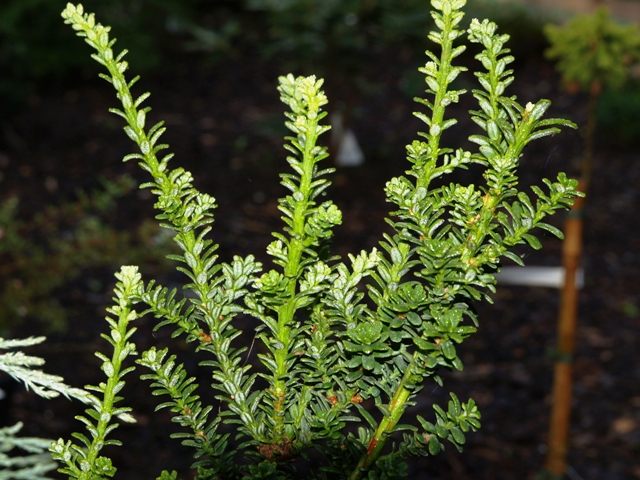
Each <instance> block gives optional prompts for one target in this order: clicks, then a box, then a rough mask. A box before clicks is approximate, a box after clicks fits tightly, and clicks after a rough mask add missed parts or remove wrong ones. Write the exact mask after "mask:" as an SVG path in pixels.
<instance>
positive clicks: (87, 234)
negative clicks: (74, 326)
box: [0, 175, 173, 336]
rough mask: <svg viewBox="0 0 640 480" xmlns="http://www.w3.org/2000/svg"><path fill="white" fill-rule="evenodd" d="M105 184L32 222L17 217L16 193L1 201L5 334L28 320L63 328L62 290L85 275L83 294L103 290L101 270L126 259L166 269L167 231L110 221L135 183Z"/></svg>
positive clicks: (0, 304) (0, 310) (1, 329)
mask: <svg viewBox="0 0 640 480" xmlns="http://www.w3.org/2000/svg"><path fill="white" fill-rule="evenodd" d="M101 183H102V188H101V189H96V190H94V191H92V192H90V193H87V192H83V191H81V190H78V191H77V192H76V194H77V199H76V200H75V201H70V202H65V203H62V204H60V205H57V206H53V205H50V206H48V207H46V208H45V209H44V210H42V211H40V212H39V213H38V214H37V215H36V216H35V217H34V218H33V219H31V220H30V221H26V220H21V219H19V218H18V216H17V214H18V209H19V199H18V198H16V197H12V198H9V199H7V200H5V201H3V202H2V203H0V336H6V335H7V334H8V333H9V332H10V331H11V327H15V326H16V325H18V324H19V323H22V322H24V321H27V320H29V321H37V322H38V323H37V331H49V332H51V331H64V330H65V329H66V328H67V326H68V325H67V312H66V310H65V308H64V307H63V306H62V305H61V302H60V300H59V296H60V295H59V294H60V293H61V289H63V288H64V287H65V285H68V283H69V282H71V281H72V280H74V279H76V278H78V277H79V276H80V275H81V274H83V273H84V274H85V275H86V277H87V278H88V280H87V285H86V287H87V292H86V293H87V294H91V293H94V294H95V293H98V292H99V293H100V294H101V293H103V291H104V290H105V289H106V285H103V284H102V282H101V280H100V279H101V278H102V277H101V275H100V269H101V268H103V269H105V270H108V274H110V273H111V272H112V271H113V270H114V269H115V268H117V267H118V266H119V265H121V264H123V263H124V264H126V263H131V262H135V263H138V262H142V264H143V265H144V267H143V268H145V269H147V270H148V271H151V272H156V273H157V272H158V271H162V270H163V269H168V267H169V261H168V260H166V258H165V255H166V254H167V253H169V252H170V251H171V247H172V244H173V242H171V241H170V240H171V236H170V232H169V231H168V230H163V229H160V228H158V227H157V226H155V225H154V224H153V222H143V223H142V224H141V225H139V226H138V227H137V229H135V230H134V231H133V232H131V231H128V230H126V229H123V228H115V227H114V226H112V223H110V221H109V220H110V219H112V216H113V215H114V214H115V213H116V211H117V199H118V198H120V197H123V196H125V195H126V194H127V193H130V192H131V190H133V188H134V186H135V183H134V180H133V179H132V178H131V177H129V176H126V175H123V176H121V177H119V178H117V179H115V180H113V181H108V180H104V179H103V180H102V182H101ZM150 247H153V248H150ZM104 300H105V301H108V298H107V297H105V298H104ZM30 328H32V329H33V330H36V327H30Z"/></svg>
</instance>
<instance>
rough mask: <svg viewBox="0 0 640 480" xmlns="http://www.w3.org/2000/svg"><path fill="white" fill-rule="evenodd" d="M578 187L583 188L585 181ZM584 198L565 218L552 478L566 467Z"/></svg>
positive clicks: (550, 461)
mask: <svg viewBox="0 0 640 480" xmlns="http://www.w3.org/2000/svg"><path fill="white" fill-rule="evenodd" d="M578 190H580V191H584V190H583V188H582V183H580V184H578ZM583 205H584V198H576V199H575V201H574V204H573V207H572V208H571V212H570V213H569V216H568V218H567V220H566V222H565V228H564V235H565V237H564V243H563V244H562V264H563V266H564V269H565V280H564V287H563V289H562V297H561V302H560V315H559V318H558V344H557V350H556V355H557V357H556V365H555V371H554V384H553V406H552V411H551V427H550V430H549V440H548V445H549V451H548V453H547V461H546V470H547V472H548V473H549V474H550V475H551V476H552V478H562V476H563V474H564V472H565V469H566V456H567V438H568V433H569V418H570V412H571V390H572V387H573V379H572V373H573V354H574V352H575V337H576V325H577V310H578V288H577V286H576V274H577V271H578V268H579V267H580V255H581V253H582V214H583Z"/></svg>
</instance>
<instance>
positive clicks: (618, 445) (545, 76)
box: [0, 51, 640, 480]
mask: <svg viewBox="0 0 640 480" xmlns="http://www.w3.org/2000/svg"><path fill="white" fill-rule="evenodd" d="M284 60H285V59H280V60H277V61H273V62H270V63H266V64H265V63H264V62H258V61H254V60H253V59H252V58H244V57H243V58H237V59H235V60H233V59H226V60H223V61H220V62H218V63H217V64H215V65H214V66H210V65H203V62H202V61H201V57H198V56H196V55H190V54H184V53H179V52H178V53H174V54H173V55H170V56H169V57H168V58H167V59H166V60H165V64H167V65H169V68H167V69H165V70H164V71H163V72H161V73H155V74H149V75H145V76H143V78H142V80H141V81H140V82H139V84H138V86H136V88H135V91H136V92H137V93H138V94H140V93H142V92H144V91H147V90H148V91H151V92H152V94H153V95H152V96H151V98H150V99H149V100H148V101H147V104H148V105H151V106H153V108H154V110H153V112H152V113H151V114H150V121H153V120H160V119H164V120H165V121H166V122H167V125H168V132H167V133H166V134H165V137H164V141H165V142H167V143H169V144H170V145H171V151H173V152H175V153H176V157H175V159H174V160H173V161H172V162H173V166H174V167H175V166H178V165H180V166H183V167H185V168H186V169H188V170H190V171H191V172H192V173H193V174H194V177H195V179H196V186H197V187H198V188H200V189H201V190H202V191H206V192H208V193H211V194H213V195H214V196H215V197H216V198H217V200H218V203H219V209H218V211H217V216H216V224H215V228H214V232H213V234H212V238H213V239H214V241H215V242H217V243H219V244H220V251H219V253H220V255H221V257H222V258H223V259H225V260H226V259H230V258H231V256H232V255H234V254H240V255H246V254H248V253H254V254H257V256H258V257H259V258H260V259H262V260H264V261H268V259H267V258H266V255H265V254H264V249H265V246H266V245H267V244H268V243H269V242H270V241H271V236H270V232H271V231H272V230H274V229H278V228H280V223H279V222H280V221H279V216H280V215H279V212H278V210H277V209H276V205H277V204H276V200H277V198H278V196H279V195H281V194H282V193H283V191H284V189H283V188H282V187H281V186H280V185H279V179H278V173H279V172H280V171H282V170H284V169H285V168H286V166H287V165H286V162H285V161H284V158H285V155H286V153H285V150H284V149H283V148H282V143H283V140H282V134H283V133H285V131H284V128H283V126H282V121H283V115H282V113H283V111H284V108H283V105H282V104H281V103H280V102H279V99H278V94H277V92H276V85H277V76H278V75H279V74H283V73H286V72H285V70H284V67H282V66H281V61H284ZM363 60H364V61H363V63H364V64H365V65H369V66H368V67H367V68H366V70H365V71H363V72H362V74H361V76H360V77H359V78H360V80H359V83H358V85H357V87H356V88H355V92H356V93H355V94H354V93H350V95H351V98H349V99H345V98H343V97H342V96H343V95H344V92H345V89H344V86H343V85H341V84H340V83H339V81H334V79H332V78H327V82H326V91H327V93H328V95H329V100H330V105H329V106H328V110H329V111H332V109H333V108H335V106H339V105H343V104H344V102H347V104H349V105H350V107H351V110H350V125H351V127H352V128H353V129H354V130H355V132H356V135H357V137H358V140H359V142H360V144H361V146H362V148H363V150H364V152H365V155H366V164H365V165H364V166H362V167H357V168H352V169H340V170H338V172H337V173H336V174H335V175H334V177H333V181H334V184H333V186H332V187H331V189H330V190H329V195H330V196H331V197H332V198H333V199H334V200H335V201H336V203H337V204H338V205H339V206H340V208H341V209H342V211H343V214H344V222H343V225H342V226H341V227H340V228H338V229H337V235H336V238H335V242H334V245H335V251H336V253H338V254H342V255H345V254H346V253H348V252H356V251H359V250H360V249H364V248H371V247H372V246H374V245H376V243H377V241H378V240H379V239H380V236H381V232H382V231H385V229H386V224H385V223H384V220H383V219H384V216H385V215H386V214H387V212H388V209H389V205H387V204H386V203H385V200H384V195H383V190H382V189H383V186H384V183H385V181H386V180H388V179H389V178H390V177H391V176H393V175H398V174H400V173H401V172H402V171H403V170H404V169H406V168H407V164H406V163H405V160H404V145H405V144H406V143H408V142H410V141H411V140H413V139H415V138H417V137H416V133H415V132H416V131H417V130H420V129H424V126H423V125H421V124H420V122H419V121H418V120H417V119H415V118H414V117H413V116H412V115H411V112H412V111H414V110H416V109H417V104H415V103H414V102H413V101H412V100H411V98H412V96H413V95H416V94H419V93H420V90H421V89H422V86H421V84H420V83H417V84H416V85H417V86H416V85H413V83H415V82H413V83H412V81H413V80H412V79H413V78H414V77H413V76H412V75H413V73H411V72H413V71H414V70H415V68H417V67H418V66H420V65H422V64H423V63H424V59H423V58H415V57H414V56H412V55H410V54H406V55H403V52H397V51H381V52H379V53H377V54H371V57H370V58H365V59H363ZM134 73H135V72H134ZM471 79H473V77H472V76H471V75H468V76H467V77H466V80H461V82H460V85H461V87H463V88H475V87H473V85H472V83H471ZM558 84H559V81H558V78H557V76H556V74H555V73H554V72H553V69H552V66H551V65H549V64H548V63H545V62H543V61H542V60H540V58H539V57H532V58H530V59H529V60H526V61H522V62H521V63H519V64H518V65H517V69H516V82H515V83H514V85H513V87H511V91H512V93H514V94H517V95H518V97H519V100H520V101H521V102H522V103H523V104H524V103H526V102H527V101H535V100H537V99H538V98H541V97H545V98H550V99H551V100H552V101H553V106H552V108H551V111H550V114H551V116H564V117H567V118H570V119H572V120H574V121H576V122H577V123H578V124H579V125H581V126H582V125H584V121H585V102H584V100H585V99H584V98H583V97H581V96H579V95H578V96H570V95H568V94H567V93H564V92H562V91H561V90H560V89H559V88H558ZM473 102H474V100H473V98H472V97H471V95H470V94H467V95H466V96H465V98H464V99H463V100H462V101H461V103H460V104H459V105H457V106H455V108H452V109H451V110H450V115H451V116H456V117H457V118H459V119H460V124H459V125H458V126H457V127H454V128H453V129H451V130H450V132H451V133H449V135H448V137H447V139H446V140H447V141H448V142H449V143H450V144H451V145H453V146H454V147H457V146H465V145H469V144H468V142H467V141H466V138H467V136H468V135H470V134H472V133H477V131H476V129H475V128H474V124H473V123H472V122H471V121H470V120H468V119H466V118H467V116H468V115H467V114H466V111H467V110H468V109H469V108H474V103H473ZM114 106H116V100H115V95H114V93H113V91H112V90H111V87H110V86H109V85H107V84H106V83H105V82H103V81H101V80H99V79H95V80H94V79H86V80H76V81H75V82H73V83H72V84H71V85H68V86H66V87H64V88H57V87H56V88H49V89H45V90H44V91H43V92H41V93H40V94H39V95H37V96H36V95H34V96H33V97H32V98H31V100H30V105H29V106H28V108H25V109H24V110H23V111H22V112H20V113H18V114H16V115H14V116H12V117H10V118H8V119H5V121H4V127H3V132H4V135H3V136H2V137H0V168H1V169H2V173H3V178H4V181H3V182H2V184H1V187H2V195H3V196H9V195H11V194H15V195H19V197H20V198H21V215H22V216H24V217H25V218H28V217H29V216H30V215H33V214H34V213H35V212H36V211H37V210H38V209H41V208H42V207H43V206H44V205H47V204H53V203H57V202H60V201H61V200H62V199H72V198H73V196H74V192H75V189H77V188H78V187H80V188H93V187H95V186H96V185H97V176H98V175H103V176H105V177H107V178H113V177H115V176H116V175H118V174H120V173H122V172H128V173H130V174H131V175H132V176H134V177H135V178H136V179H138V180H140V181H146V177H145V173H144V172H142V171H139V169H138V167H137V165H135V164H134V163H133V162H130V163H127V164H123V163H122V162H121V159H122V157H123V156H124V155H125V154H127V153H130V152H132V151H133V145H132V144H131V142H130V141H129V140H128V138H127V137H126V136H125V135H124V134H123V132H122V129H121V127H122V122H121V121H120V119H119V118H118V117H116V116H114V115H111V114H109V113H108V112H107V109H108V108H109V107H114ZM597 145H598V149H597V152H596V162H597V164H596V166H595V171H594V176H593V182H592V186H591V191H590V192H589V196H588V199H587V203H586V205H587V215H586V219H585V222H586V223H585V239H584V241H585V251H584V256H583V262H584V268H585V271H586V284H585V286H584V288H583V289H582V291H581V294H580V319H579V333H578V341H577V354H576V360H575V382H576V384H575V390H574V404H573V407H574V410H573V418H572V428H571V440H570V441H571V445H570V453H569V464H570V469H569V470H568V472H567V474H568V477H569V478H571V479H572V480H579V479H584V480H631V479H634V478H640V460H639V459H640V362H639V356H638V327H639V326H640V317H639V313H640V309H639V308H640V307H639V305H640V294H639V293H638V287H637V282H638V279H639V278H640V276H639V273H640V270H639V269H640V253H638V252H639V251H640V240H639V238H640V236H639V235H638V233H637V227H638V225H640V213H639V211H638V209H637V208H636V202H637V198H638V185H640V162H638V157H637V152H635V151H634V150H633V149H622V148H619V147H617V146H616V145H613V144H612V143H611V142H607V139H606V138H603V137H602V136H601V137H600V138H599V139H598V141H597ZM581 149H582V138H581V135H580V133H579V132H574V131H569V130H565V131H563V132H562V133H561V134H560V135H557V136H554V137H551V138H546V139H544V140H540V141H536V142H534V144H532V145H531V146H530V148H528V149H527V150H526V153H525V156H524V157H523V160H522V169H521V175H522V182H523V183H524V184H531V183H534V182H536V183H539V182H540V180H541V178H543V177H548V178H552V179H553V178H555V176H556V175H557V173H558V172H559V171H567V172H568V173H570V174H574V175H575V174H576V172H577V168H576V161H577V160H578V159H579V158H580V154H581V151H582V150H581ZM457 178H458V179H459V180H461V181H464V182H478V181H479V180H480V177H479V172H478V171H476V170H473V169H472V170H470V171H468V172H463V174H460V175H459V176H458V177H457ZM152 205H153V199H151V198H150V194H149V193H148V192H147V191H140V192H138V193H136V194H135V195H132V196H129V197H127V198H125V199H123V200H122V202H121V208H120V210H119V216H118V219H117V221H116V223H117V226H118V227H119V228H133V227H134V226H135V225H137V224H138V223H139V222H141V221H142V220H143V219H145V218H149V217H151V216H152V215H153V211H152ZM563 217H564V214H559V215H557V216H556V217H555V218H554V219H553V220H552V223H554V224H555V225H557V226H561V225H562V220H563ZM540 237H541V238H542V240H543V243H544V249H543V250H542V251H540V252H534V251H532V250H531V249H528V248H522V249H521V250H520V251H519V253H520V254H522V255H523V256H524V259H525V261H526V262H527V263H528V264H529V265H559V264H560V262H561V258H560V251H561V242H560V241H559V240H557V239H554V238H551V237H550V236H548V235H547V236H545V235H544V234H543V233H542V232H541V233H540ZM147 280H148V279H147ZM179 281H181V279H180V277H168V279H166V280H165V283H169V284H172V283H176V284H177V282H179ZM104 282H105V285H104V288H103V289H102V290H101V293H100V294H99V295H96V294H95V293H93V294H91V295H89V294H88V292H89V290H88V289H87V287H86V279H80V280H78V281H76V282H74V283H73V284H72V285H70V286H69V287H68V288H65V290H64V291H62V292H59V295H60V298H61V301H63V303H64V305H65V306H66V307H67V308H68V309H69V310H70V328H69V331H68V333H67V334H64V335H62V334H56V335H51V336H50V338H49V339H48V341H47V342H46V343H45V344H44V345H43V346H40V347H34V348H31V349H29V350H28V352H29V353H33V354H36V355H40V356H43V357H45V358H46V360H47V364H46V370H47V371H48V372H51V373H55V374H59V375H62V376H64V377H65V379H66V380H67V382H68V383H71V384H72V385H78V386H81V385H85V384H92V383H97V382H99V381H100V374H101V372H100V370H99V362H98V360H97V359H96V358H95V357H94V356H93V355H92V352H93V351H95V350H97V349H104V348H105V346H106V343H105V342H104V341H103V340H101V339H100V338H99V333H100V332H102V331H105V327H106V324H105V322H104V321H103V320H102V319H103V317H104V315H105V311H104V308H105V306H106V305H108V303H109V301H110V300H109V299H110V297H111V293H110V292H111V289H112V287H113V277H112V276H111V274H110V273H108V272H105V273H104ZM493 298H494V300H495V303H494V304H493V305H485V304H482V305H478V310H479V312H480V329H479V332H478V333H477V334H476V335H475V336H473V337H472V338H471V339H469V340H468V341H467V342H465V343H464V344H463V345H462V346H461V347H460V350H459V351H460V352H461V357H462V359H463V361H464V363H465V369H464V370H463V371H462V372H459V373H453V374H449V373H447V374H445V386H444V389H443V388H439V387H436V386H435V384H434V385H428V386H427V387H426V388H425V389H424V390H423V392H422V393H421V395H420V399H419V405H418V407H416V410H420V411H421V413H422V414H423V415H424V416H427V417H429V416H431V415H432V411H431V407H430V404H431V403H433V402H437V403H439V404H440V405H445V404H446V401H447V399H448V391H449V390H452V391H454V392H455V393H456V394H457V395H458V396H459V397H460V398H461V399H467V398H468V397H472V398H474V399H475V400H476V401H477V403H478V404H479V406H480V409H481V412H482V429H481V430H479V431H478V432H476V433H472V434H469V435H468V437H467V445H466V447H465V449H464V452H463V453H462V454H458V453H457V452H456V451H455V449H454V448H453V447H452V446H449V447H448V448H447V450H446V452H445V453H442V454H440V455H439V456H437V457H428V458H424V459H418V460H411V462H410V472H411V478H412V479H416V480H417V479H433V480H435V479H456V480H467V479H476V480H489V479H491V480H512V479H513V480H522V479H532V478H534V476H535V475H536V474H537V473H539V472H540V470H541V467H542V465H543V462H544V453H545V449H546V447H545V442H546V436H547V430H548V426H549V412H550V391H551V384H552V366H553V363H552V359H551V356H550V355H549V352H550V351H551V350H552V349H553V346H554V341H555V328H556V327H555V323H556V318H557V312H558V305H559V293H558V292H557V291H556V290H552V289H544V288H527V287H505V286H500V287H499V288H498V291H497V293H496V294H495V295H493ZM152 326H153V325H152V324H151V321H150V320H149V319H143V320H141V321H140V322H139V325H138V327H139V333H138V334H136V340H137V341H138V342H139V346H140V349H143V348H146V347H149V346H150V345H152V344H156V345H164V344H166V343H170V340H169V339H168V337H169V333H170V332H165V331H162V330H161V331H159V332H158V333H157V334H153V333H152ZM38 333H39V331H36V327H34V326H33V325H29V324H23V325H22V326H21V327H20V329H18V330H17V331H16V335H15V336H16V337H19V336H26V335H35V334H38ZM251 337H252V335H249V336H248V337H247V339H248V341H250V339H251ZM174 345H175V342H174ZM176 347H177V349H178V350H179V351H180V353H181V358H182V359H183V360H185V361H187V366H188V368H189V370H190V371H191V372H192V373H194V374H196V375H197V376H198V378H199V380H200V383H201V384H204V385H203V386H206V384H207V377H208V372H206V371H203V369H198V367H197V365H196V364H195V360H193V359H192V357H190V356H189V351H188V350H187V348H186V346H185V345H183V344H180V343H178V344H177V345H176ZM148 392H149V390H148V385H146V384H143V383H142V382H140V381H138V380H137V373H134V374H132V375H131V376H130V384H129V385H128V387H127V389H126V390H125V397H126V398H127V401H126V402H125V403H127V404H128V405H131V406H132V407H133V408H134V415H135V416H136V417H137V419H138V424H137V425H135V426H123V427H121V428H119V429H118V430H116V432H115V434H114V436H115V437H117V438H119V439H122V440H123V441H124V447H122V448H110V449H109V450H108V451H106V452H105V453H108V454H109V455H111V456H112V458H113V459H114V463H115V465H116V466H117V467H118V469H119V471H118V475H117V478H120V479H123V480H128V479H142V478H146V479H150V478H156V476H157V475H159V472H160V471H161V469H176V470H178V471H179V472H180V478H183V479H186V478H190V477H189V475H190V474H189V465H190V463H191V458H190V455H191V454H190V452H188V451H185V450H183V449H182V447H181V446H179V445H178V443H177V441H175V440H171V439H169V438H168V433H169V432H171V431H175V427H174V426H173V424H171V423H170V417H169V415H168V414H167V413H166V412H164V411H162V412H160V413H158V414H154V413H153V408H154V406H153V405H154V404H153V400H152V399H150V398H149V397H150V396H149V395H148ZM80 412H81V407H80V406H78V405H77V404H75V403H71V402H68V401H66V400H64V399H57V400H55V401H43V400H41V399H39V398H37V397H36V396H35V395H33V394H31V393H24V392H22V391H20V392H18V393H17V394H16V395H15V396H14V402H13V405H12V406H11V410H10V412H9V413H10V417H11V420H12V421H17V420H20V421H23V422H24V423H25V425H26V427H25V430H24V434H28V435H34V436H41V437H47V438H58V437H61V436H62V437H64V438H69V437H70V432H72V431H73V429H79V428H80V423H78V422H77V421H75V420H73V416H74V415H76V414H78V413H80Z"/></svg>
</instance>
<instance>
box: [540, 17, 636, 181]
mask: <svg viewBox="0 0 640 480" xmlns="http://www.w3.org/2000/svg"><path fill="white" fill-rule="evenodd" d="M544 32H545V34H546V36H547V38H548V39H549V43H550V44H551V47H550V48H549V49H548V50H547V51H546V57H547V58H549V59H550V60H555V61H556V69H557V70H558V71H559V72H560V75H561V77H562V81H563V83H564V85H565V87H566V88H567V89H568V90H569V91H570V92H572V93H577V92H579V91H582V92H586V93H587V94H588V104H587V124H586V128H585V133H584V139H585V150H584V157H583V159H582V164H581V178H582V181H583V182H584V185H583V188H584V189H586V188H587V186H588V183H589V180H590V177H591V169H592V163H593V142H594V136H595V134H596V124H597V121H598V116H597V113H598V110H597V105H598V100H599V98H600V95H601V93H602V92H603V90H609V91H611V92H615V91H617V90H620V89H621V88H622V87H623V86H625V83H626V82H627V80H628V78H629V76H630V73H631V67H632V66H634V65H636V64H638V61H640V29H638V25H637V24H633V23H632V24H627V25H623V24H620V23H618V22H616V21H615V20H613V19H612V18H611V16H610V15H609V11H608V10H607V8H606V7H603V6H601V7H599V8H598V9H597V10H596V11H595V12H594V13H593V14H591V15H577V16H575V17H574V18H573V19H571V21H569V22H567V23H566V24H565V25H563V26H558V25H553V24H550V25H547V26H546V27H545V29H544ZM634 90H635V89H634ZM625 93H629V91H627V92H625ZM637 95H638V94H637V93H636V94H635V96H637ZM606 100H608V102H609V103H608V105H607V106H606V107H604V108H603V109H602V110H601V112H602V114H603V119H604V120H606V121H607V124H608V126H609V127H613V126H615V128H616V129H619V128H620V125H621V124H622V122H621V121H620V118H616V117H614V118H611V115H610V113H611V112H612V111H613V112H615V113H618V114H620V113H622V112H624V111H625V110H626V109H623V108H621V107H622V103H621V102H620V96H619V95H618V96H616V95H615V94H614V95H613V96H611V95H609V96H607V98H606ZM630 103H631V105H630V107H631V108H633V102H630ZM626 113H627V115H626V116H627V117H629V116H630V115H632V114H631V112H630V111H629V110H626ZM607 114H609V115H607ZM636 115H637V114H636ZM635 118H638V117H635ZM633 123H635V122H629V124H628V125H627V126H626V128H625V130H624V131H625V134H627V135H628V134H629V127H630V126H631V125H633Z"/></svg>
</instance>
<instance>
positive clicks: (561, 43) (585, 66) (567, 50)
mask: <svg viewBox="0 0 640 480" xmlns="http://www.w3.org/2000/svg"><path fill="white" fill-rule="evenodd" d="M545 34H546V35H547V37H548V39H549V42H550V43H551V48H549V49H548V50H547V52H546V55H547V57H548V58H549V59H552V60H557V62H558V63H557V68H558V70H559V71H560V73H561V74H562V78H563V81H564V82H565V83H567V84H570V83H576V84H577V85H578V86H579V87H580V88H581V89H582V90H589V89H590V88H592V85H593V84H594V82H596V83H597V84H598V86H599V87H598V88H601V87H613V88H618V87H620V86H622V85H623V84H624V82H625V81H626V79H627V77H628V74H629V66H630V65H632V64H633V63H635V62H637V61H638V60H640V30H638V26H637V25H636V24H629V25H620V24H618V23H616V22H614V21H613V20H611V18H610V17H609V12H608V10H607V9H606V8H605V7H600V8H598V9H597V10H596V12H595V13H594V14H592V15H577V16H576V17H574V18H573V19H572V20H571V21H569V22H568V23H567V24H566V25H565V26H563V27H559V26H556V25H547V26H546V27H545Z"/></svg>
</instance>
